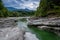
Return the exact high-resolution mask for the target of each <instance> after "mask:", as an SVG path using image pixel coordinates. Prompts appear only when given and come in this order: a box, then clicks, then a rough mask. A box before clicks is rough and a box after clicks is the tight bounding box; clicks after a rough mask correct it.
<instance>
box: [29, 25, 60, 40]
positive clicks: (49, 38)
mask: <svg viewBox="0 0 60 40" xmlns="http://www.w3.org/2000/svg"><path fill="white" fill-rule="evenodd" d="M29 28H30V29H31V30H32V32H33V33H35V34H36V35H37V37H38V38H39V39H41V40H60V37H59V36H58V35H56V34H54V33H52V32H48V31H44V30H40V29H38V28H36V27H32V26H29Z"/></svg>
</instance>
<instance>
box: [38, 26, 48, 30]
mask: <svg viewBox="0 0 60 40" xmlns="http://www.w3.org/2000/svg"><path fill="white" fill-rule="evenodd" d="M47 27H48V26H38V28H40V29H46V28H47Z"/></svg>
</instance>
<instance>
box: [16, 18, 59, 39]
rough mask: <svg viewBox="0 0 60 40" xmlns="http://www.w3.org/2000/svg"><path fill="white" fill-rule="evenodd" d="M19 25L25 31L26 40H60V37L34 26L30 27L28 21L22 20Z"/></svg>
mask: <svg viewBox="0 0 60 40" xmlns="http://www.w3.org/2000/svg"><path fill="white" fill-rule="evenodd" d="M17 23H18V27H19V28H20V29H21V30H23V31H25V34H24V40H60V37H59V36H57V35H56V34H54V33H52V32H47V31H44V30H39V29H38V28H35V27H32V26H30V27H28V26H27V24H28V20H27V19H20V20H18V22H17Z"/></svg>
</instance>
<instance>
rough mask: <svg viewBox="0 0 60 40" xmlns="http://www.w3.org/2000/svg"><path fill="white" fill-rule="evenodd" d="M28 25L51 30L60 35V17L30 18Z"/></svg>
mask: <svg viewBox="0 0 60 40" xmlns="http://www.w3.org/2000/svg"><path fill="white" fill-rule="evenodd" d="M28 25H32V26H37V27H38V28H40V29H43V30H49V31H51V32H54V33H56V34H58V35H60V17H56V18H38V19H34V18H30V19H29V22H28Z"/></svg>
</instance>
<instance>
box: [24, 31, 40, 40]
mask: <svg viewBox="0 0 60 40" xmlns="http://www.w3.org/2000/svg"><path fill="white" fill-rule="evenodd" d="M24 37H25V39H24V40H39V39H38V38H37V37H36V35H35V34H32V33H31V32H26V33H25V35H24Z"/></svg>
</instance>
